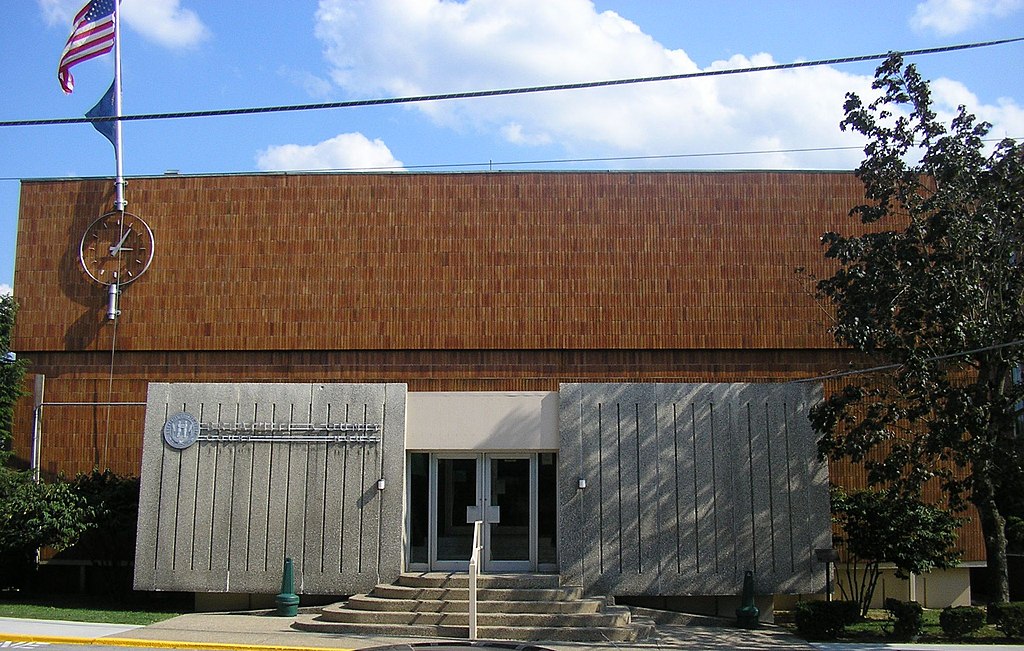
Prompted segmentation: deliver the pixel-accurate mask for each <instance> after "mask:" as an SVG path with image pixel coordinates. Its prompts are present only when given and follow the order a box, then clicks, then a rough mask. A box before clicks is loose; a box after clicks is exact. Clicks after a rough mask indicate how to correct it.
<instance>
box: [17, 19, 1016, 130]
mask: <svg viewBox="0 0 1024 651" xmlns="http://www.w3.org/2000/svg"><path fill="white" fill-rule="evenodd" d="M1019 41H1024V37H1018V38H1007V39H1001V40H997V41H984V42H979V43H965V44H962V45H946V46H942V47H933V48H923V49H918V50H906V51H901V52H887V53H885V54H865V55H860V56H853V57H841V58H836V59H819V60H816V61H797V62H794V63H779V64H774V65H768V66H753V67H750V68H731V69H727V70H703V71H701V72H688V73H681V74H675V75H658V76H654V77H633V78H630V79H613V80H606V81H584V82H579V83H573V84H552V85H548V86H530V87H525V88H505V89H499V90H476V91H465V92H459V93H441V94H436V95H414V96H410V97H387V98H379V99H362V100H349V101H343V102H321V103H317V104H291V105H286V106H263V107H250V108H235V109H212V110H206V111H185V112H174V113H140V114H135V115H122V116H120V117H116V116H109V117H96V118H86V117H80V118H52V119H38V120H6V121H2V122H0V127H24V126H41V125H53V124H81V123H84V122H90V123H98V122H114V121H116V120H121V121H123V122H133V121H136V120H170V119H181V118H200V117H218V116H226V115H253V114H258V113H284V112H290V111H318V110H324V109H338V108H355V107H363V106H386V105H392V104H413V103H418V102H436V101H441V100H452V99H475V98H479V97H501V96H506V95H525V94H528V93H547V92H553V91H562V90H580V89H584V88H607V87H610V86H626V85H630V84H645V83H651V82H657V81H678V80H681V79H695V78H698V77H719V76H725V75H737V74H745V73H749V72H768V71H772V70H792V69H795V68H810V67H815V66H827V65H838V64H844V63H858V62H863V61H878V60H881V59H885V58H887V57H888V56H890V55H891V54H894V53H898V54H900V55H901V56H904V57H911V56H921V55H925V54H940V53H943V52H954V51H958V50H970V49H975V48H981V47H990V46H993V45H1005V44H1007V43H1016V42H1019Z"/></svg>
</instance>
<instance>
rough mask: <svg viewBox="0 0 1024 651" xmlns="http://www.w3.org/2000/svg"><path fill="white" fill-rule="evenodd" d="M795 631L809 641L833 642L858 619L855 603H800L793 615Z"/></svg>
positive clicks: (856, 604)
mask: <svg viewBox="0 0 1024 651" xmlns="http://www.w3.org/2000/svg"><path fill="white" fill-rule="evenodd" d="M793 615H794V620H795V622H796V630H797V631H799V633H800V634H801V635H803V636H804V637H806V638H810V639H821V640H834V639H836V638H837V637H839V636H840V635H842V634H843V631H845V630H846V627H847V626H849V625H850V624H853V623H854V622H856V621H857V620H859V619H860V604H858V603H857V602H856V601H801V602H800V603H798V604H797V605H796V610H795V611H794V613H793Z"/></svg>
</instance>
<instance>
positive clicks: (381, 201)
mask: <svg viewBox="0 0 1024 651" xmlns="http://www.w3.org/2000/svg"><path fill="white" fill-rule="evenodd" d="M109 195H110V182H109V181H107V180H82V181H52V182H47V181H32V182H25V183H23V186H22V201H21V211H20V219H19V231H18V243H19V246H18V252H17V260H16V272H15V291H16V295H17V297H18V299H19V301H20V302H21V305H22V308H21V313H20V315H19V321H18V327H17V331H16V336H15V338H14V344H13V345H14V347H15V349H17V350H19V351H25V352H29V351H42V350H82V349H86V350H90V349H97V350H103V349H104V348H105V347H106V346H105V344H104V340H105V339H109V337H110V335H109V333H107V330H108V329H109V328H108V327H107V326H106V325H105V324H104V322H103V306H104V304H105V300H106V298H105V293H104V292H103V290H102V288H100V287H97V286H96V285H94V284H93V283H91V282H89V281H88V280H87V279H86V278H84V275H83V274H82V272H81V271H80V269H79V265H78V263H77V260H76V257H77V252H78V244H79V239H80V237H81V234H82V233H83V232H84V230H85V229H86V227H87V226H88V224H89V223H90V222H91V221H92V220H93V219H95V218H96V217H97V216H99V215H100V214H101V213H103V212H104V211H105V210H107V209H109V206H110V196H109ZM128 198H129V201H130V205H129V209H130V210H131V211H132V212H134V213H136V214H138V215H139V216H141V217H143V218H144V219H146V220H147V221H148V223H149V224H150V226H151V227H152V228H153V231H154V233H155V235H156V240H157V245H156V257H155V260H154V262H153V266H152V267H151V269H150V271H149V272H148V273H147V274H146V276H144V277H142V279H140V280H139V281H137V282H136V283H134V284H133V285H132V286H130V287H128V288H127V289H126V290H125V293H124V297H123V301H122V306H123V315H122V318H121V321H120V324H119V326H118V332H117V337H118V340H119V341H120V347H121V348H122V349H125V350H194V349H198V350H239V351H251V350H297V349H301V350H339V349H341V350H354V349H450V348H465V349H479V348H488V349H531V348H553V349H558V348H569V349H578V348H633V349H646V348H687V349H700V348H821V347H830V346H831V345H832V344H831V340H830V338H829V336H828V334H827V332H826V331H825V328H824V325H825V322H824V321H823V319H824V314H823V312H822V311H821V310H820V308H819V307H818V305H817V304H816V303H815V302H814V300H813V299H812V298H811V296H810V295H809V292H808V291H807V287H806V283H802V282H801V281H800V279H799V278H798V277H797V276H796V275H795V274H794V269H795V268H796V267H798V266H805V267H808V268H810V269H812V270H814V269H817V270H819V271H820V270H821V269H822V266H823V263H822V261H821V250H820V246H819V243H818V242H819V237H820V236H821V234H822V232H824V231H825V230H828V229H831V228H835V227H838V226H840V225H845V224H847V223H849V222H851V221H852V220H850V218H848V217H847V216H846V215H847V211H848V210H849V209H850V207H851V206H853V205H854V204H856V203H857V202H858V201H861V200H862V195H861V188H860V184H859V182H858V181H857V180H856V179H855V178H854V177H853V176H852V175H851V174H845V173H810V172H808V173H804V172H744V173H723V172H644V173H632V172H630V173H623V172H594V173H586V172H581V173H569V172H558V173H472V174H349V175H252V176H208V177H176V176H168V177H157V178H139V179H133V180H131V182H130V183H129V187H128Z"/></svg>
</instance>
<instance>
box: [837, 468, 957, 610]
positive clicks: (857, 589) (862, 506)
mask: <svg viewBox="0 0 1024 651" xmlns="http://www.w3.org/2000/svg"><path fill="white" fill-rule="evenodd" d="M831 499H832V517H833V520H834V521H835V522H836V523H837V524H838V525H839V529H840V531H841V532H842V535H841V538H840V540H839V541H838V542H839V543H840V544H841V545H842V546H843V548H844V549H845V551H846V560H847V563H846V582H845V583H840V584H839V587H840V590H841V591H842V594H843V599H847V600H850V601H856V602H857V603H858V604H859V605H860V614H861V616H864V615H867V613H868V608H869V606H870V605H871V599H872V597H873V596H874V594H875V586H876V585H878V578H879V576H881V573H882V571H881V564H882V563H892V564H893V565H895V566H896V576H898V577H900V578H903V579H906V578H909V577H910V575H911V574H923V573H925V572H928V571H930V570H933V569H941V568H947V567H951V566H952V565H953V564H954V563H955V562H956V561H957V560H959V558H960V553H959V552H958V551H957V550H956V548H955V545H956V537H957V536H956V532H957V528H958V527H959V526H960V525H961V524H962V522H961V520H960V519H959V518H956V517H954V516H953V515H952V514H950V513H949V512H948V511H945V510H943V509H939V508H936V507H934V506H931V505H929V504H925V503H924V502H921V501H920V500H918V499H915V498H912V497H909V496H907V495H901V494H899V493H898V492H896V491H875V490H862V491H855V492H853V493H847V492H846V491H844V490H843V489H842V488H839V487H833V489H832V494H831Z"/></svg>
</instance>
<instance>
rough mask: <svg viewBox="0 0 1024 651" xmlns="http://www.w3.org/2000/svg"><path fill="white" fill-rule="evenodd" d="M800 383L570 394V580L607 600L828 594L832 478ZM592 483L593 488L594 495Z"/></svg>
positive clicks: (565, 477)
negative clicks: (824, 560)
mask: <svg viewBox="0 0 1024 651" xmlns="http://www.w3.org/2000/svg"><path fill="white" fill-rule="evenodd" d="M818 396H820V387H811V386H807V385H795V384H626V385H623V384H579V385H568V384H566V385H562V391H561V397H562V405H561V408H562V412H561V418H562V420H561V441H562V445H561V457H562V460H561V469H562V479H561V489H560V494H561V503H562V505H563V514H562V515H563V517H562V520H563V523H564V524H563V528H562V541H563V544H562V550H563V556H564V557H565V561H566V564H565V565H566V566H565V567H563V572H565V573H567V574H569V575H570V576H573V575H575V576H578V577H579V580H580V581H582V583H583V585H584V587H585V588H586V589H587V590H588V591H590V592H594V593H602V594H617V595H645V594H660V595H665V594H673V595H735V594H738V592H739V590H740V589H741V586H742V581H743V574H744V572H745V571H746V570H748V569H749V570H753V571H754V572H755V577H756V581H757V590H758V592H760V593H762V594H770V593H797V592H813V591H816V590H818V589H820V588H821V587H822V586H819V585H818V584H822V585H823V583H824V574H823V573H822V570H821V567H820V566H819V565H818V564H817V563H816V562H815V561H814V558H813V551H814V549H816V548H819V547H827V546H829V541H830V537H831V532H830V528H829V515H828V490H827V483H828V474H827V473H828V470H827V466H825V464H823V463H821V462H819V461H818V460H817V455H816V451H815V445H814V443H815V436H814V433H813V431H812V430H811V428H810V424H809V422H808V421H807V417H806V416H807V409H808V408H809V406H810V405H811V404H813V402H814V401H815V400H816V398H817V397H818ZM579 478H583V479H585V480H586V482H587V487H586V489H584V490H580V489H579V488H578V486H577V482H578V479H579Z"/></svg>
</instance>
